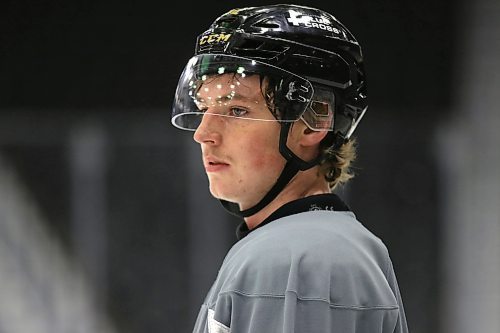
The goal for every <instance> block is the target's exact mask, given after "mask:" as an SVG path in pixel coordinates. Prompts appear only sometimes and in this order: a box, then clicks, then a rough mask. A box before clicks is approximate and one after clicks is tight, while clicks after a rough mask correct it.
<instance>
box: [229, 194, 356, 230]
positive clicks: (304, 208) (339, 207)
mask: <svg viewBox="0 0 500 333" xmlns="http://www.w3.org/2000/svg"><path fill="white" fill-rule="evenodd" d="M315 210H327V211H350V210H351V209H350V208H349V207H348V206H347V205H346V204H345V203H344V202H343V201H342V200H341V199H340V198H339V197H338V196H337V195H336V194H333V193H327V194H317V195H312V196H309V197H305V198H301V199H297V200H294V201H291V202H289V203H286V204H284V205H283V206H281V207H280V208H278V209H277V210H276V211H274V213H272V214H271V215H269V217H268V218H266V219H265V220H264V221H262V222H261V223H260V224H259V225H257V226H256V227H255V228H253V229H252V230H250V229H248V226H247V224H246V223H245V222H242V223H241V224H240V225H239V226H238V228H237V229H236V238H237V239H238V240H240V239H242V238H244V237H245V236H247V235H248V234H249V233H250V232H252V231H254V230H255V229H258V228H260V227H262V226H264V225H266V224H268V223H270V222H272V221H275V220H277V219H280V218H282V217H285V216H290V215H294V214H298V213H303V212H308V211H315Z"/></svg>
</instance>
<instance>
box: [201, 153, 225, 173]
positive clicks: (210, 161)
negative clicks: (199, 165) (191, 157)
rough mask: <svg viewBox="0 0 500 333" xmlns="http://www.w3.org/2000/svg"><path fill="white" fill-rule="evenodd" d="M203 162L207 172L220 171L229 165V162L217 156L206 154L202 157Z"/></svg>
mask: <svg viewBox="0 0 500 333" xmlns="http://www.w3.org/2000/svg"><path fill="white" fill-rule="evenodd" d="M203 164H204V166H205V170H206V171H207V172H217V171H222V170H224V169H226V168H228V167H229V164H228V163H226V162H224V161H222V160H219V159H217V158H214V157H211V156H207V157H205V158H204V159H203Z"/></svg>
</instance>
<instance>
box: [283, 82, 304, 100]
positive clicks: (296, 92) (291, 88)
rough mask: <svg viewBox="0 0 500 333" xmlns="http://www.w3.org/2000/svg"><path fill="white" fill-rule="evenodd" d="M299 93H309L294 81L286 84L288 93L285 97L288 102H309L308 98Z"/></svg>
mask: <svg viewBox="0 0 500 333" xmlns="http://www.w3.org/2000/svg"><path fill="white" fill-rule="evenodd" d="M296 86H298V87H296ZM301 93H309V89H308V88H307V87H306V86H304V85H302V84H300V83H298V82H296V81H292V82H290V83H289V84H288V92H287V93H286V95H285V97H286V99H288V100H289V101H299V102H303V103H304V102H307V101H308V100H309V99H308V97H307V96H304V95H302V94H301Z"/></svg>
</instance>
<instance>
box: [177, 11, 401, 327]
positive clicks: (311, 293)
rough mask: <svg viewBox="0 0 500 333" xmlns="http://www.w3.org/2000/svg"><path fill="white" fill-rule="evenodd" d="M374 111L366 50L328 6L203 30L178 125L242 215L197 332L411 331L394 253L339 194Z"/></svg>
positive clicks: (249, 14)
mask: <svg viewBox="0 0 500 333" xmlns="http://www.w3.org/2000/svg"><path fill="white" fill-rule="evenodd" d="M366 109H367V96H366V79H365V70H364V67H363V57H362V53H361V48H360V45H359V44H358V42H357V41H356V39H355V38H354V36H353V35H352V34H351V33H350V32H349V31H348V30H347V29H346V27H345V26H344V25H342V24H341V23H340V22H339V21H338V20H337V19H336V18H335V17H333V16H332V15H330V14H328V13H326V12H324V11H321V10H318V9H314V8H308V7H302V6H295V5H272V6H266V7H252V8H243V9H234V10H231V11H229V12H228V13H226V14H224V15H222V16H220V17H219V18H217V19H216V20H215V22H214V23H213V24H212V25H211V27H210V28H209V29H208V30H207V31H206V32H204V33H203V34H202V35H200V36H199V37H198V40H197V44H196V51H195V56H194V57H193V58H191V59H190V60H189V62H188V63H187V65H186V68H185V69H184V71H183V73H182V75H181V77H180V80H179V83H178V87H177V90H176V95H175V101H174V106H173V113H172V123H173V125H175V126H176V127H179V128H181V129H185V130H193V131H195V132H194V140H195V141H196V142H197V143H199V144H200V146H201V150H202V155H203V163H204V166H205V170H206V173H207V176H208V178H209V183H210V192H211V193H212V195H213V196H214V197H216V198H218V199H219V200H220V201H221V203H222V204H223V206H224V207H225V208H226V209H227V210H228V211H229V212H231V213H233V214H235V215H238V216H240V217H242V218H243V219H244V222H243V223H242V224H241V225H240V226H239V228H238V231H237V233H238V238H239V241H238V242H237V243H236V244H235V245H234V246H233V247H232V248H231V250H230V251H229V253H228V254H227V256H226V258H225V260H224V262H223V264H222V267H221V268H220V271H219V273H218V276H217V278H216V280H215V282H214V284H213V286H212V288H211V289H210V291H209V293H208V295H207V297H206V299H205V302H204V303H203V305H202V307H201V310H200V312H199V316H198V319H197V321H196V324H195V328H194V332H206V333H215V332H217V333H228V332H234V333H265V332H269V333H271V332H272V333H275V332H283V333H289V332H304V333H311V332H342V333H351V332H352V333H354V332H356V333H361V332H366V333H368V332H370V333H377V332H380V333H382V332H390V333H393V332H397V333H399V332H407V325H406V319H405V314H404V310H403V305H402V302H401V297H400V293H399V289H398V285H397V282H396V277H395V274H394V270H393V268H392V263H391V260H390V258H389V255H388V252H387V249H386V247H385V246H384V244H383V243H382V242H381V241H380V240H379V239H378V238H377V237H375V236H374V235H373V234H371V233H370V232H369V231H368V230H367V229H365V228H364V227H363V226H362V225H361V223H360V222H358V221H357V220H356V217H355V215H354V214H353V212H351V211H350V209H349V208H348V207H347V206H346V205H345V204H344V203H343V202H342V201H341V200H340V199H339V197H338V196H336V195H335V194H332V193H331V190H332V189H333V188H334V187H335V186H337V185H338V184H341V183H343V182H346V181H347V180H348V179H349V178H350V177H351V174H350V172H349V165H350V163H351V162H352V160H353V159H354V156H355V146H354V144H353V142H354V141H353V139H352V138H351V135H352V133H353V131H354V130H355V128H356V126H357V125H358V123H359V121H360V120H361V118H362V117H363V115H364V113H365V112H366Z"/></svg>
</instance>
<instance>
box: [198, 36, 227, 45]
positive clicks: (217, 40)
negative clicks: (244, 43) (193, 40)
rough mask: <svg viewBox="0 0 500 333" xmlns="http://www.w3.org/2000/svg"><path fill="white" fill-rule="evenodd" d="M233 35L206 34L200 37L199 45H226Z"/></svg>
mask: <svg viewBox="0 0 500 333" xmlns="http://www.w3.org/2000/svg"><path fill="white" fill-rule="evenodd" d="M230 37H231V34H224V33H220V34H206V35H203V36H201V37H200V39H199V41H198V44H199V45H200V46H201V45H204V44H225V43H227V42H228V41H229V38H230Z"/></svg>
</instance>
